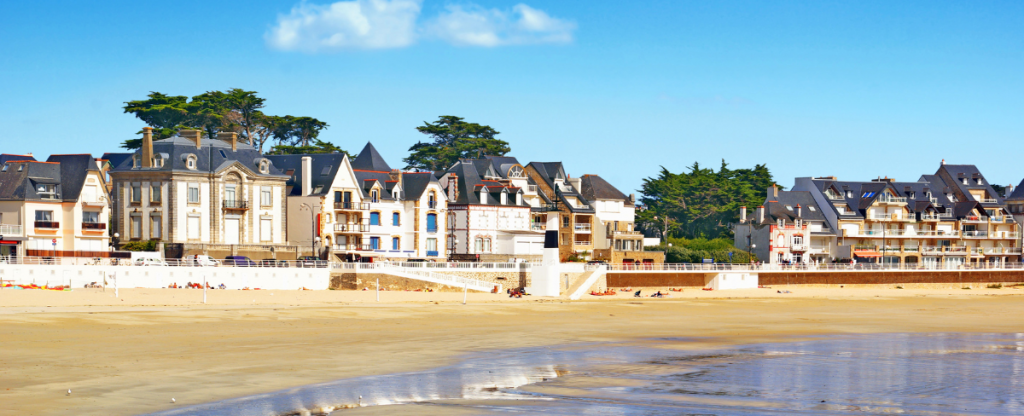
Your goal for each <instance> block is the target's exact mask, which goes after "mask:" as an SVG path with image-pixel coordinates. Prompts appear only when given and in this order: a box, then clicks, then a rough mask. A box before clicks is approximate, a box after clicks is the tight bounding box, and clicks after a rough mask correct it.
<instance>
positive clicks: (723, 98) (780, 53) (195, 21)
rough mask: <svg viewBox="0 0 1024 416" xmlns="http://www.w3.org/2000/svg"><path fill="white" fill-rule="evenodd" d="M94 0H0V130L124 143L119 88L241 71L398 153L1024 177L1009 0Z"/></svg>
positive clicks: (863, 174)
mask: <svg viewBox="0 0 1024 416" xmlns="http://www.w3.org/2000/svg"><path fill="white" fill-rule="evenodd" d="M90 3H92V2H42V1H40V2H4V3H3V5H0V63H2V65H0V97H3V98H2V99H0V124H2V126H3V127H2V128H0V143H2V144H3V145H2V146H0V152H3V153H27V152H33V153H35V154H36V155H37V156H41V157H45V155H48V154H51V153H93V154H95V155H99V154H102V153H103V152H105V151H117V150H118V149H117V146H118V144H119V143H121V142H122V141H123V140H125V139H128V138H132V137H134V133H135V132H136V131H138V129H139V128H140V127H142V126H143V124H142V123H141V122H139V121H138V120H136V119H135V118H134V117H132V116H131V115H127V114H123V112H122V110H121V106H122V105H123V104H122V103H123V102H124V101H128V100H133V99H140V98H143V97H144V96H145V95H146V94H147V93H148V92H149V91H160V92H163V93H167V94H175V95H196V94H199V93H202V92H204V91H208V90H223V89H227V88H233V87H239V88H244V89H248V90H255V91H258V92H259V93H260V94H261V95H262V96H263V97H265V98H267V100H268V104H269V105H268V108H267V109H266V111H267V112H268V113H271V114H279V115H284V114H291V115H301V116H313V117H317V118H319V119H321V120H324V121H326V122H327V123H329V124H330V128H329V129H328V130H326V131H325V132H324V133H323V134H322V138H324V139H327V140H330V141H332V142H334V143H336V144H338V145H340V146H341V147H342V148H344V149H347V150H349V151H353V152H357V151H358V150H359V149H361V148H362V146H363V145H364V144H365V143H366V142H367V141H372V142H373V143H374V144H375V145H376V146H377V148H378V149H379V150H380V152H381V154H382V155H383V156H384V157H385V158H387V159H388V161H389V163H391V164H392V165H394V166H400V164H401V162H400V160H401V159H402V158H403V157H405V156H406V155H407V154H408V152H407V149H408V147H409V146H410V145H412V144H414V143H415V142H416V141H418V140H422V139H424V136H422V135H421V134H419V133H418V132H416V130H415V127H416V126H418V125H420V124H422V123H423V122H424V121H432V120H434V119H436V118H437V116H439V115H449V114H450V115H458V116H461V117H465V118H466V119H467V120H469V121H472V122H479V123H483V124H489V125H491V126H493V127H495V128H496V129H498V130H499V131H501V132H502V134H501V135H500V136H499V137H501V138H503V139H504V140H506V141H509V142H510V143H511V146H512V149H513V155H514V156H517V157H518V158H519V160H520V161H521V162H524V163H526V162H528V161H554V160H561V161H564V162H565V163H566V166H567V169H568V171H569V173H570V174H571V175H574V176H576V175H582V174H585V173H596V174H600V175H601V176H603V177H605V178H606V179H608V180H609V181H611V182H612V183H613V184H615V185H616V186H618V187H619V188H620V189H621V190H622V191H623V192H626V193H631V192H635V190H636V189H637V188H639V186H640V184H641V180H642V178H644V177H648V176H652V175H656V174H657V172H658V170H659V169H660V166H665V167H666V168H668V169H669V170H671V171H674V172H678V171H682V170H683V169H685V168H686V167H687V166H689V165H691V164H692V163H693V162H694V161H698V162H700V163H701V164H702V165H710V166H714V167H717V166H718V165H719V163H720V161H721V159H723V158H724V159H726V161H727V162H728V163H729V165H730V166H731V167H732V168H740V167H749V166H752V165H754V164H756V163H766V164H767V165H768V167H769V168H770V169H771V170H772V172H773V173H774V174H775V176H776V178H777V180H778V181H779V182H780V184H783V185H785V186H787V187H789V186H791V185H792V183H793V178H794V177H796V176H812V175H813V176H821V175H837V176H839V177H840V178H844V179H849V180H857V179H864V180H866V179H870V178H874V177H876V176H890V177H895V178H897V179H899V180H915V179H917V178H918V177H919V176H920V175H921V174H924V173H933V172H934V171H935V170H936V169H937V167H938V165H939V162H940V160H941V159H946V160H947V161H948V162H949V163H973V164H977V165H978V166H979V168H981V170H982V172H984V173H985V175H986V176H987V177H988V178H989V180H990V181H993V182H996V183H1002V184H1006V183H1013V184H1014V185H1016V184H1017V182H1019V181H1020V180H1021V178H1022V177H1024V169H1022V168H1021V167H1020V166H1021V164H1020V163H1019V160H1020V157H1021V156H1020V155H1019V153H1020V152H1019V151H1018V147H1017V146H1019V145H1020V143H1021V139H1022V138H1024V117H1022V116H1024V76H1022V74H1024V71H1022V70H1024V29H1022V28H1024V25H1021V23H1020V22H1021V21H1024V19H1022V18H1024V2H1019V1H1018V2H980V1H973V2H911V1H901V2H889V1H879V2H825V1H806V2H801V1H782V2H763V1H756V2H742V1H729V2H706V1H694V2H686V1H648V2H621V1H615V2H611V1H586V2H568V1H543V0H529V1H526V2H524V3H517V2H514V1H483V0H480V1H476V2H444V1H431V0H422V1H417V0H393V1H383V0H377V1H376V2H374V1H373V0H363V2H362V3H361V4H356V3H349V4H345V3H346V2H340V3H339V4H334V6H333V7H332V6H331V5H332V3H331V2H313V1H311V2H306V3H297V2H294V1H244V2H241V1H240V2H205V1H197V2H187V1H179V2H114V1H109V2H95V3H96V4H90ZM212 3H216V4H212ZM354 6H360V7H361V8H360V7H354ZM374 10H375V11H374Z"/></svg>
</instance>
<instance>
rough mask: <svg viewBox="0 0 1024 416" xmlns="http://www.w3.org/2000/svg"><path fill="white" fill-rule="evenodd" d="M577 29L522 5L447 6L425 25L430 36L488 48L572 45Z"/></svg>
mask: <svg viewBox="0 0 1024 416" xmlns="http://www.w3.org/2000/svg"><path fill="white" fill-rule="evenodd" d="M574 30H576V24H575V23H573V22H571V21H568V20H563V19H558V18H554V17H551V16H549V15H548V14H547V13H545V12H544V11H543V10H538V9H534V8H532V7H530V6H527V5H525V4H522V3H520V4H517V5H515V7H513V8H512V10H510V11H502V10H498V9H484V8H481V7H478V6H466V7H463V6H454V5H453V6H448V7H447V10H446V11H445V12H443V13H441V15H439V16H437V17H436V18H434V19H433V20H432V21H430V22H428V23H427V26H426V33H427V34H428V35H429V36H432V37H436V38H438V39H441V40H444V41H447V42H450V43H452V44H456V45H467V46H485V47H493V46H501V45H521V44H531V43H569V42H572V40H573V31H574Z"/></svg>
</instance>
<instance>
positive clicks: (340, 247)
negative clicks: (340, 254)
mask: <svg viewBox="0 0 1024 416" xmlns="http://www.w3.org/2000/svg"><path fill="white" fill-rule="evenodd" d="M331 249H332V250H334V251H373V246H371V245H369V244H335V245H333V246H331Z"/></svg>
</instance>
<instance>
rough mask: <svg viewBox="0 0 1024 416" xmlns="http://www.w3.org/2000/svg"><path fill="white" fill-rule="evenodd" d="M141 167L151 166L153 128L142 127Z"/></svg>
mask: <svg viewBox="0 0 1024 416" xmlns="http://www.w3.org/2000/svg"><path fill="white" fill-rule="evenodd" d="M142 167H144V168H151V167H153V128H152V127H143V128H142Z"/></svg>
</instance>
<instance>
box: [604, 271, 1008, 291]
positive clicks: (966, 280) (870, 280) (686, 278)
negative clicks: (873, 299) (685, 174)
mask: <svg viewBox="0 0 1024 416" xmlns="http://www.w3.org/2000/svg"><path fill="white" fill-rule="evenodd" d="M712 276H714V274H710V273H708V274H705V273H672V272H650V273H642V272H641V273H614V272H612V273H608V277H607V281H608V287H611V288H620V287H638V288H639V287H656V288H663V287H703V286H704V285H705V282H707V281H708V279H710V278H711V277H712ZM758 283H759V284H760V285H762V286H784V285H814V286H833V285H843V286H849V287H857V286H892V287H895V286H901V287H904V288H907V289H910V288H922V289H923V288H931V289H949V288H956V289H959V288H961V287H974V288H977V287H985V286H987V285H990V284H1002V285H1004V286H1007V285H1012V284H1018V283H1024V270H963V271H939V270H936V271H877V272H876V271H870V272H852V271H851V272H760V273H758Z"/></svg>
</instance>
